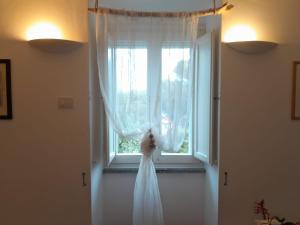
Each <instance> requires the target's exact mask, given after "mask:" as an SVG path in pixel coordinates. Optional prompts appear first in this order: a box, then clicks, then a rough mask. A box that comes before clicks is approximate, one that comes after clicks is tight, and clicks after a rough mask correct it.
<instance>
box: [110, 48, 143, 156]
mask: <svg viewBox="0 0 300 225" xmlns="http://www.w3.org/2000/svg"><path fill="white" fill-rule="evenodd" d="M115 57H116V66H115V69H116V71H115V74H116V103H115V107H116V110H117V111H119V113H121V114H124V115H125V116H124V120H122V122H123V123H124V127H131V128H133V129H135V128H138V127H141V126H143V125H145V124H146V123H147V121H148V115H147V112H148V104H147V102H148V99H147V49H146V48H117V49H116V56H115ZM139 149H140V147H139V141H138V139H137V138H136V139H134V138H124V137H122V138H121V137H119V138H118V149H117V153H123V154H124V153H139V152H140V150H139Z"/></svg>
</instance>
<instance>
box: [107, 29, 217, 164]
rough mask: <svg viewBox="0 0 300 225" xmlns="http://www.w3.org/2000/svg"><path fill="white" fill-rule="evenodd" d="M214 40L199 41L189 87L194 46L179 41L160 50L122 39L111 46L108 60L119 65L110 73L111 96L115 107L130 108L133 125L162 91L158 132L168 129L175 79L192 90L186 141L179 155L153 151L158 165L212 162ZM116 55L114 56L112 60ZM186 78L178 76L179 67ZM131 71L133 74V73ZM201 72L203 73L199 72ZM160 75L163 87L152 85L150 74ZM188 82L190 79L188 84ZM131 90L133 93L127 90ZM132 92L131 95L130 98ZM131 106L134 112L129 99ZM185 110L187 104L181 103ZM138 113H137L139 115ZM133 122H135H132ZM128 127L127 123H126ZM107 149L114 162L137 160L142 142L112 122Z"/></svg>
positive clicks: (140, 118) (158, 77)
mask: <svg viewBox="0 0 300 225" xmlns="http://www.w3.org/2000/svg"><path fill="white" fill-rule="evenodd" d="M211 40H212V38H211V35H210V34H209V35H204V36H203V37H202V38H200V39H199V41H198V44H197V49H196V54H195V55H194V57H193V60H195V62H196V65H197V66H196V68H193V74H194V75H193V77H194V78H193V79H194V80H193V85H192V86H189V85H190V83H189V82H188V76H187V74H188V72H190V71H188V69H187V68H184V66H185V64H184V62H185V61H186V60H187V61H188V60H191V59H192V57H191V49H190V47H189V46H188V45H186V46H182V45H181V46H180V45H176V43H175V44H167V45H163V44H162V45H161V46H160V47H159V48H150V47H148V46H147V44H143V43H142V44H140V43H139V44H136V45H135V46H130V45H129V44H128V45H126V43H125V44H124V43H122V45H121V44H120V45H118V46H117V47H115V48H109V49H108V63H113V62H114V63H115V65H114V66H113V67H112V68H113V69H112V70H111V71H109V73H110V76H109V77H110V80H109V83H110V86H111V91H110V95H113V96H114V99H115V104H114V110H116V111H118V112H129V114H127V116H129V117H131V118H132V120H130V121H131V123H132V124H130V126H135V123H137V124H140V123H143V122H146V120H147V114H146V113H145V112H147V111H148V107H149V106H148V104H147V102H146V101H147V98H149V97H150V98H151V97H152V96H154V95H155V93H156V92H157V91H160V93H161V95H160V100H159V103H160V107H159V112H158V113H159V115H160V118H161V121H160V124H161V127H160V132H161V133H162V134H164V133H166V132H168V130H169V129H167V128H168V127H169V126H170V125H171V120H172V117H171V116H169V114H168V112H169V109H168V107H170V106H169V105H168V103H169V102H172V98H174V96H175V94H174V93H172V91H169V92H167V93H165V90H166V89H167V88H168V90H172V87H170V85H171V86H175V85H176V82H177V79H183V82H184V83H183V84H184V85H183V89H184V90H187V91H188V90H189V88H192V91H193V99H192V101H191V102H192V106H191V107H192V110H191V113H190V115H189V123H188V126H187V128H186V129H185V130H184V135H183V136H182V137H181V138H183V144H182V145H181V146H180V148H179V151H178V152H177V153H168V152H165V151H162V150H161V149H157V150H156V151H155V152H154V154H153V161H154V162H155V163H158V164H159V163H162V164H164V163H198V162H199V161H198V160H196V159H195V158H197V159H200V160H203V161H211V158H210V151H211V148H212V146H211V145H212V138H211V137H212V129H211V128H212V126H213V120H212V109H213V105H212V91H213V76H212V73H213V70H212V68H213V66H212V57H213V55H212V52H213V51H212V41H211ZM111 59H114V60H111ZM178 70H180V71H184V72H183V73H180V74H181V76H182V77H180V78H179V77H178V74H179V73H176V71H178ZM128 73H130V76H129V74H128ZM200 74H201V76H199V75H200ZM154 75H155V76H157V79H159V83H160V88H159V89H157V86H156V85H152V84H151V80H149V79H148V77H149V76H154ZM185 81H186V82H185ZM129 90H130V91H129ZM129 95H130V96H129ZM128 99H130V101H131V105H132V102H134V104H133V105H134V109H135V110H134V111H127V110H126V107H128V104H127V101H128ZM183 108H184V107H183ZM137 115H139V116H137ZM132 121H133V122H132ZM127 126H128V124H127ZM108 130H109V132H108V133H109V152H110V154H109V155H110V161H112V160H113V162H114V163H138V162H139V158H140V153H139V151H140V143H139V140H138V139H137V138H128V137H126V138H125V137H121V136H119V135H118V134H117V133H116V132H114V130H113V129H112V127H111V125H109V129H108Z"/></svg>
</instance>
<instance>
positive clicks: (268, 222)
mask: <svg viewBox="0 0 300 225" xmlns="http://www.w3.org/2000/svg"><path fill="white" fill-rule="evenodd" d="M254 213H255V214H257V215H259V214H260V215H262V219H258V220H255V222H256V224H257V225H300V221H299V222H296V223H294V222H288V221H286V220H285V218H280V217H278V216H271V215H270V213H269V210H268V209H267V208H266V207H265V201H264V200H261V201H259V202H255V207H254Z"/></svg>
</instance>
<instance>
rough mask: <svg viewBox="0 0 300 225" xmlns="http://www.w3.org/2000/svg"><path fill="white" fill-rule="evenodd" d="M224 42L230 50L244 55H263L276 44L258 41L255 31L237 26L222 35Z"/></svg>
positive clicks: (243, 26)
mask: <svg viewBox="0 0 300 225" xmlns="http://www.w3.org/2000/svg"><path fill="white" fill-rule="evenodd" d="M224 42H225V43H226V44H227V45H228V46H229V47H230V48H232V49H234V50H236V51H239V52H242V53H246V54H259V53H264V52H266V51H268V50H270V49H272V48H274V47H275V46H277V43H275V42H270V41H258V40H257V35H256V32H255V30H253V29H252V28H251V27H249V26H246V25H237V26H234V27H232V28H230V29H229V30H228V31H227V32H226V33H225V35H224Z"/></svg>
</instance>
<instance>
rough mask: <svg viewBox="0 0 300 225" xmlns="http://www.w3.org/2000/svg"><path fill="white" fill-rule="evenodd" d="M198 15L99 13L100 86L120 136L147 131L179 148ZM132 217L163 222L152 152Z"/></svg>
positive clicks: (142, 224)
mask: <svg viewBox="0 0 300 225" xmlns="http://www.w3.org/2000/svg"><path fill="white" fill-rule="evenodd" d="M198 19H199V18H195V17H180V18H179V17H178V18H177V17H176V18H167V17H131V16H119V15H111V14H109V13H107V14H98V15H97V19H96V35H97V37H96V40H97V62H98V69H99V80H100V88H101V92H102V96H103V99H104V103H105V110H106V113H107V115H108V117H109V120H110V124H111V125H112V126H113V128H114V130H115V132H117V133H118V134H119V135H120V136H124V137H142V136H143V135H144V134H147V132H148V131H149V130H150V129H151V132H152V134H153V135H154V139H155V144H156V146H157V147H158V148H160V149H162V150H164V151H168V152H177V151H178V150H179V149H180V147H181V145H182V143H183V141H184V139H185V135H186V131H187V127H188V123H189V111H190V108H191V99H192V96H191V93H192V87H193V85H192V82H193V70H194V65H193V63H194V60H193V56H194V45H195V40H196V38H197V28H198ZM133 221H134V225H163V219H162V207H161V202H160V196H159V190H158V185H157V178H156V174H155V168H154V165H153V162H152V159H151V154H150V155H144V156H143V157H142V159H141V163H140V167H139V172H138V175H137V179H136V185H135V192H134V213H133Z"/></svg>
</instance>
